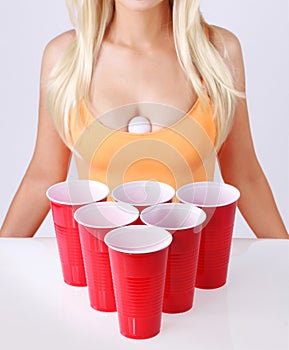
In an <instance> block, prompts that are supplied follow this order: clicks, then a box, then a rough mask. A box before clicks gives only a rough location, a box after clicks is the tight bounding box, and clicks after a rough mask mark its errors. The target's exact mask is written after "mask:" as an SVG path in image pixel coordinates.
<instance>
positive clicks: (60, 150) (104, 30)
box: [1, 0, 288, 238]
mask: <svg viewBox="0 0 289 350" xmlns="http://www.w3.org/2000/svg"><path fill="white" fill-rule="evenodd" d="M199 2H200V1H199V0H174V1H169V0H85V1H80V0H79V1H67V3H68V8H69V11H70V15H71V19H72V23H73V24H74V27H75V30H73V31H69V32H66V33H63V34H62V35H60V36H58V37H57V38H55V39H53V40H52V41H51V42H50V43H49V44H48V45H47V47H46V49H45V52H44V55H43V62H42V71H41V94H40V110H39V128H38V137H37V142H36V146H35V151H34V155H33V158H32V160H31V163H30V165H29V168H28V170H27V172H26V174H25V176H24V179H23V181H22V183H21V185H20V188H19V189H18V191H17V193H16V196H15V198H14V200H13V202H12V204H11V206H10V208H9V211H8V214H7V216H6V219H5V221H4V223H3V226H2V228H1V236H15V235H16V233H17V235H21V236H26V237H28V236H33V234H34V233H35V232H36V230H37V229H38V227H39V225H40V223H41V222H42V220H43V219H44V217H45V216H46V214H47V212H48V210H49V203H48V201H47V199H46V197H45V191H46V189H47V188H48V187H49V186H50V185H52V184H53V183H56V182H59V181H63V180H65V178H66V176H67V171H68V167H69V162H70V156H71V154H73V155H74V156H75V159H76V164H77V167H78V172H79V176H80V177H81V178H92V179H96V180H100V181H103V182H106V183H107V184H108V185H109V186H110V187H111V188H112V187H114V186H115V185H117V184H119V183H121V182H123V181H130V180H140V179H152V180H159V181H164V182H167V183H170V184H171V185H173V186H174V187H179V186H181V185H183V184H184V183H187V182H191V181H204V180H212V179H213V174H214V167H215V161H216V159H218V161H219V164H220V169H221V173H222V176H223V179H224V181H225V182H227V183H230V184H232V185H234V186H236V187H237V188H238V189H239V190H240V192H241V198H240V201H239V209H240V211H241V213H242V214H243V216H244V217H245V219H246V221H247V222H248V224H249V225H250V227H251V228H252V230H253V232H254V233H255V235H256V236H257V237H262V238H263V237H268V238H269V237H272V238H273V237H274V238H288V234H287V232H286V228H285V227H284V224H283V222H282V219H281V217H280V215H279V213H278V209H277V207H276V204H275V201H274V198H273V196H272V193H271V190H270V187H269V185H268V183H267V180H266V178H265V176H264V174H263V171H262V169H261V167H260V165H259V163H258V160H257V158H256V155H255V151H254V147H253V142H252V138H251V133H250V128H249V121H248V112H247V106H246V99H245V77H244V67H243V60H242V52H241V48H240V44H239V42H238V39H237V38H236V37H235V36H234V35H233V34H232V33H230V32H229V31H227V30H225V29H223V28H219V27H214V26H209V25H208V24H207V23H206V22H205V21H204V19H203V18H202V16H201V14H200V11H199ZM139 114H140V115H142V116H144V117H145V119H144V120H145V121H146V122H147V123H148V126H149V128H150V130H149V131H150V132H148V133H141V134H137V133H130V132H129V131H130V129H129V127H128V126H130V125H131V124H130V122H131V120H132V119H133V118H134V117H135V116H136V115H139ZM28 195H29V198H30V201H29V203H28V204H27V201H26V198H27V196H28ZM31 213H33V214H31ZM27 217H29V220H27V219H26V218H27Z"/></svg>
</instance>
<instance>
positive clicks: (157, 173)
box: [70, 98, 216, 189]
mask: <svg viewBox="0 0 289 350" xmlns="http://www.w3.org/2000/svg"><path fill="white" fill-rule="evenodd" d="M71 113H72V114H71V124H70V130H71V137H72V140H73V153H74V156H75V161H76V166H77V170H78V174H79V177H80V178H85V179H93V180H98V181H101V182H103V183H106V184H107V185H108V186H109V187H110V189H113V188H114V187H115V186H117V185H119V184H121V183H124V182H128V181H136V180H154V181H162V182H165V183H167V184H169V185H171V186H173V187H174V188H178V187H180V186H182V185H184V184H186V183H189V182H193V181H206V180H207V181H208V180H213V177H214V169H215V161H216V152H215V140H216V123H215V120H214V117H213V116H214V107H213V105H212V103H211V101H210V100H209V98H208V99H207V103H206V104H205V105H202V104H201V102H200V100H199V99H198V100H197V101H196V103H195V104H194V106H193V107H192V108H191V109H190V111H188V112H187V113H186V114H185V115H184V116H183V117H182V118H181V119H179V120H178V121H177V122H176V123H174V124H173V125H171V126H168V127H165V128H162V129H159V130H157V131H153V132H150V133H146V134H132V133H128V132H125V131H119V130H114V129H112V128H109V127H107V126H105V125H104V124H102V123H101V122H100V121H99V120H98V119H96V118H94V116H93V115H92V113H91V112H90V111H89V109H88V107H87V105H86V103H85V101H84V100H83V101H82V102H81V103H80V110H79V116H78V119H77V120H76V117H75V116H76V113H75V111H72V112H71Z"/></svg>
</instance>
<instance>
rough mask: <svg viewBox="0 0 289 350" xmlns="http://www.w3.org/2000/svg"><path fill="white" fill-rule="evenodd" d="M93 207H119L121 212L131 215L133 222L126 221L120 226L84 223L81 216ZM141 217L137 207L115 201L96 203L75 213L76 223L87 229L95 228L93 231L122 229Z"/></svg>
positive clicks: (85, 206)
mask: <svg viewBox="0 0 289 350" xmlns="http://www.w3.org/2000/svg"><path fill="white" fill-rule="evenodd" d="M93 207H95V208H96V207H98V208H101V207H107V208H108V207H115V208H116V207H118V208H119V209H120V210H123V211H125V212H127V213H128V214H130V215H131V217H132V218H131V220H126V221H125V222H124V223H123V224H121V225H119V224H111V225H92V224H89V223H86V222H84V221H83V220H82V219H81V218H80V217H79V216H80V215H81V214H83V212H85V211H87V210H91V209H92V208H93ZM138 217H139V211H138V209H137V208H136V207H134V206H132V205H130V204H127V203H119V202H113V201H106V202H95V203H90V204H87V205H84V206H82V207H80V208H78V209H77V210H76V211H75V213H74V219H75V221H76V222H77V223H78V224H80V225H82V226H84V227H87V228H93V229H114V228H117V227H122V226H125V225H129V224H131V223H133V222H135V221H136V220H137V219H138Z"/></svg>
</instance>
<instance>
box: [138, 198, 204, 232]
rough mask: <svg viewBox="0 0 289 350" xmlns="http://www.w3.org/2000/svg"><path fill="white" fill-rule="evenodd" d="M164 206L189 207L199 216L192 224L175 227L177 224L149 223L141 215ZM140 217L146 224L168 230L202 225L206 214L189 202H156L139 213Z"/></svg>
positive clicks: (179, 229)
mask: <svg viewBox="0 0 289 350" xmlns="http://www.w3.org/2000/svg"><path fill="white" fill-rule="evenodd" d="M165 207H179V208H184V209H186V208H187V209H190V211H193V212H195V213H198V214H199V215H200V216H199V218H198V220H197V221H196V224H194V225H193V226H192V225H187V226H183V227H177V226H174V227H173V226H172V227H168V226H163V225H155V224H151V223H149V222H148V221H147V220H145V219H144V218H143V216H144V215H146V214H147V213H149V212H150V211H154V210H156V209H157V208H165ZM140 218H141V221H142V222H143V223H144V224H146V225H148V226H156V227H160V228H163V229H165V230H170V231H181V230H187V229H192V228H196V227H199V226H200V225H202V224H203V223H204V222H205V220H206V218H207V215H206V213H205V212H204V211H203V210H202V209H200V208H198V207H197V206H195V205H193V204H191V203H160V204H156V205H154V206H151V207H148V208H145V209H144V210H143V211H142V212H141V213H140Z"/></svg>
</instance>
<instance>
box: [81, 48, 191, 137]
mask: <svg viewBox="0 0 289 350" xmlns="http://www.w3.org/2000/svg"><path fill="white" fill-rule="evenodd" d="M196 99H197V96H196V94H195V92H194V91H193V89H192V86H191V83H190V82H189V81H188V79H187V77H186V75H185V73H184V72H183V71H182V69H181V67H180V65H179V62H178V59H177V56H176V54H175V51H174V50H171V49H166V50H165V49H162V50H161V49H160V50H157V51H154V52H150V51H149V50H148V52H143V53H140V52H131V51H127V50H121V49H119V50H117V49H115V48H111V47H109V48H107V47H106V46H105V48H104V49H102V50H101V52H100V56H99V59H98V61H97V64H96V66H95V69H94V72H93V76H92V83H91V88H90V95H89V99H88V101H87V104H88V107H89V109H90V111H91V112H92V114H93V115H94V117H95V118H99V119H100V120H101V122H102V123H103V124H105V125H107V126H108V127H111V128H115V129H125V127H126V126H127V123H128V121H129V120H130V119H131V118H132V117H134V116H136V115H144V116H146V117H147V118H149V119H150V121H151V122H152V124H154V125H155V127H154V128H155V129H154V130H157V128H161V127H166V126H168V125H171V124H173V123H174V122H176V121H177V120H178V119H180V118H181V117H182V116H183V115H184V114H185V113H186V112H187V111H188V110H189V109H190V108H191V107H192V105H193V104H194V103H195V101H196Z"/></svg>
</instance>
